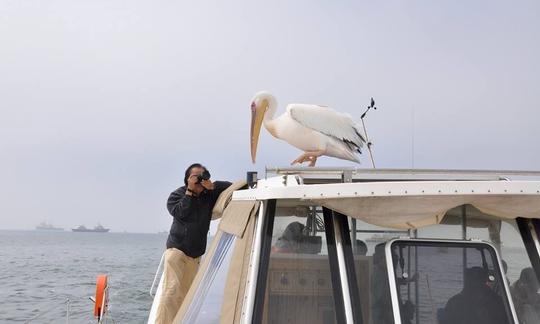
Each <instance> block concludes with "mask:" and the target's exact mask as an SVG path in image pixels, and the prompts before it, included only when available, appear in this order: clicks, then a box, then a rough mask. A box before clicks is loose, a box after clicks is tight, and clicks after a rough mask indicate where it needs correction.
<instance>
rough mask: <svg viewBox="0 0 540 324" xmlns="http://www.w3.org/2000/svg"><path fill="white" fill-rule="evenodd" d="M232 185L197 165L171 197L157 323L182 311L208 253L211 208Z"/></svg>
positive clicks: (160, 323) (187, 171)
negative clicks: (205, 254)
mask: <svg viewBox="0 0 540 324" xmlns="http://www.w3.org/2000/svg"><path fill="white" fill-rule="evenodd" d="M230 185H231V183H230V182H226V181H216V182H212V181H211V180H210V173H209V172H208V170H206V168H205V167H204V166H202V165H201V164H199V163H195V164H192V165H190V166H189V167H188V168H187V170H186V173H185V176H184V186H182V187H180V188H178V189H176V190H175V191H173V192H172V193H171V195H170V196H169V200H168V201H167V209H168V210H169V213H170V214H171V215H172V216H173V223H172V225H171V230H170V232H169V237H168V238H167V250H166V251H165V262H164V270H163V276H164V277H163V278H164V279H163V286H162V294H161V300H160V303H159V307H158V310H157V315H156V323H159V324H170V323H172V321H173V319H174V316H175V315H176V313H177V312H178V310H179V309H180V306H181V305H182V301H183V300H184V298H185V296H186V293H187V292H188V290H189V287H190V286H191V283H192V282H193V279H194V278H195V274H196V273H197V269H198V267H199V260H200V257H201V255H203V254H204V252H205V250H206V236H207V234H208V229H209V227H210V220H211V217H212V209H213V208H214V205H215V204H216V201H217V199H218V197H219V195H220V194H221V193H222V192H223V191H224V190H225V189H227V187H229V186H230Z"/></svg>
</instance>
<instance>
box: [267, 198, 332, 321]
mask: <svg viewBox="0 0 540 324" xmlns="http://www.w3.org/2000/svg"><path fill="white" fill-rule="evenodd" d="M285 204H286V202H280V201H278V204H277V206H276V213H275V217H274V224H273V232H272V240H271V251H270V259H269V264H268V276H267V282H266V292H265V296H264V299H265V301H264V310H263V315H262V318H263V323H306V324H308V323H309V324H312V323H315V324H316V323H321V324H327V323H335V322H336V316H335V310H334V296H333V289H332V280H331V277H330V265H329V261H328V248H327V244H326V238H325V228H324V222H323V217H322V211H321V210H320V208H319V209H315V208H314V207H304V208H297V207H294V206H293V207H291V208H288V207H287V206H286V205H285Z"/></svg>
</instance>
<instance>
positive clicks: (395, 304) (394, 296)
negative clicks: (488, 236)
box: [384, 238, 519, 324]
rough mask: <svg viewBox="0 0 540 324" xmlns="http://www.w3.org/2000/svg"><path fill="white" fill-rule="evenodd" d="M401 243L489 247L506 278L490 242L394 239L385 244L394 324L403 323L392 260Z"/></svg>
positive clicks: (506, 289) (512, 310) (507, 289)
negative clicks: (394, 249)
mask: <svg viewBox="0 0 540 324" xmlns="http://www.w3.org/2000/svg"><path fill="white" fill-rule="evenodd" d="M399 242H407V243H410V242H412V243H414V242H417V243H424V244H425V243H427V244H430V243H431V244H439V243H446V244H449V243H450V244H463V245H487V246H489V247H490V248H491V249H493V252H494V253H495V256H496V258H497V266H498V269H497V270H498V271H499V275H500V276H502V278H504V274H503V272H502V269H503V266H502V262H501V256H500V254H499V251H497V248H496V247H495V246H494V245H493V244H491V243H490V242H486V241H481V240H448V239H445V240H437V239H411V238H398V239H393V240H390V241H388V242H386V244H385V248H384V250H385V258H386V269H387V273H388V283H389V286H390V298H391V300H392V313H393V315H394V324H402V321H401V309H400V307H399V298H398V291H397V284H396V279H395V271H394V260H393V258H392V245H393V244H394V243H399ZM502 281H503V283H504V292H505V295H506V300H507V302H508V306H509V307H510V313H511V315H512V316H511V318H512V320H513V322H514V324H519V321H518V318H517V312H516V309H515V307H514V301H513V300H512V296H511V294H510V286H509V285H508V282H507V281H506V280H502Z"/></svg>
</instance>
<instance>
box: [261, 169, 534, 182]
mask: <svg viewBox="0 0 540 324" xmlns="http://www.w3.org/2000/svg"><path fill="white" fill-rule="evenodd" d="M345 172H349V173H351V174H352V179H353V180H356V181H359V180H360V181H362V180H365V181H366V180H386V181H388V180H510V179H511V178H516V177H518V178H534V179H538V178H540V171H533V170H474V169H464V170H459V169H391V168H389V169H367V168H366V169H364V168H354V167H269V166H267V167H266V169H265V176H266V178H267V177H268V175H269V174H275V175H299V176H302V177H305V178H307V179H318V178H320V179H325V180H336V181H339V182H341V180H342V179H341V177H342V176H343V175H344V173H345Z"/></svg>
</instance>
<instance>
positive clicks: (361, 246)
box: [354, 239, 367, 255]
mask: <svg viewBox="0 0 540 324" xmlns="http://www.w3.org/2000/svg"><path fill="white" fill-rule="evenodd" d="M354 253H355V254H357V255H366V254H367V245H366V243H364V241H362V240H358V239H357V240H356V247H355V250H354Z"/></svg>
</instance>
